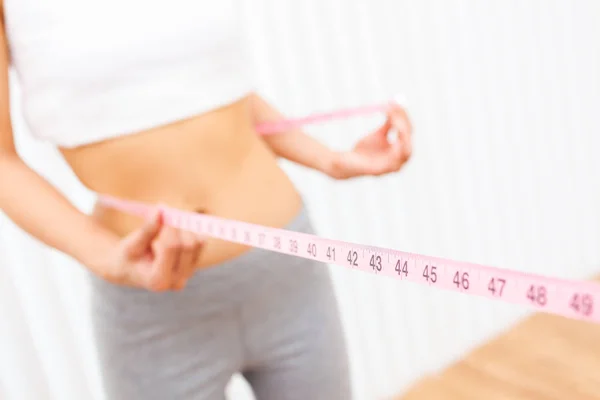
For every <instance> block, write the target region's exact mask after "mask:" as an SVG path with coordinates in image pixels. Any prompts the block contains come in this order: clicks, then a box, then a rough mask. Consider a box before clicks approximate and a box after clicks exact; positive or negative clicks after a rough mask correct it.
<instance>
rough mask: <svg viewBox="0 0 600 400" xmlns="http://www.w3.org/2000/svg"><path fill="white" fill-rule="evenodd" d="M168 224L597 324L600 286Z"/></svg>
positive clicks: (264, 233) (205, 222) (127, 207)
mask: <svg viewBox="0 0 600 400" xmlns="http://www.w3.org/2000/svg"><path fill="white" fill-rule="evenodd" d="M100 201H101V202H102V203H104V204H105V205H107V206H110V207H113V208H115V209H118V210H121V211H123V212H128V213H131V214H134V215H138V216H142V217H144V216H148V215H150V214H151V213H152V212H153V211H154V210H155V209H156V207H155V206H151V205H147V204H144V203H139V202H132V201H124V200H120V199H116V198H113V197H109V196H101V197H100ZM161 209H162V210H163V215H164V220H165V222H166V223H167V224H169V225H171V226H173V227H176V228H179V229H185V230H189V231H192V232H195V233H197V234H200V235H204V236H209V237H213V238H217V239H221V240H226V241H230V242H234V243H240V244H243V245H247V246H252V247H256V248H261V249H264V250H269V251H275V252H279V253H284V254H288V255H290V256H295V257H303V258H308V259H312V260H316V261H319V262H323V263H328V264H334V265H341V266H345V267H348V268H350V269H353V270H360V271H364V272H369V273H374V274H377V275H381V276H386V277H390V278H393V279H398V280H402V281H409V282H416V283H419V284H424V285H428V286H431V287H434V288H439V289H446V290H453V291H458V292H461V293H465V294H469V295H474V296H483V297H487V298H490V299H495V300H502V301H505V302H509V303H513V304H519V305H524V306H527V307H532V308H534V309H537V310H540V311H543V312H547V313H551V314H556V315H561V316H564V317H567V318H572V319H580V320H587V321H591V322H595V323H600V312H598V309H597V307H595V304H596V303H597V301H598V300H599V299H600V285H598V284H595V283H592V282H585V281H573V280H565V279H557V278H551V277H546V276H541V275H535V274H529V273H523V272H517V271H512V270H507V269H501V268H495V267H488V266H483V265H477V264H471V263H464V262H458V261H453V260H446V259H442V258H437V257H429V256H425V255H420V254H413V253H407V252H402V251H399V250H394V249H387V248H381V247H373V246H366V245H362V244H356V243H349V242H342V241H338V240H331V239H326V238H322V237H319V236H316V235H310V234H305V233H298V232H293V231H289V230H284V229H277V228H270V227H266V226H262V225H255V224H249V223H246V222H241V221H236V220H230V219H224V218H219V217H214V216H209V215H200V214H196V213H190V212H185V211H181V210H178V209H174V208H169V207H161Z"/></svg>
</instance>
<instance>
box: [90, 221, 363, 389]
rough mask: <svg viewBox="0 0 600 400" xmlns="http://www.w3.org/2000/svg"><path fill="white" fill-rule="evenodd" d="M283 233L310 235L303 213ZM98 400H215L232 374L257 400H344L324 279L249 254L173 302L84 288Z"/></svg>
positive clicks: (338, 344) (343, 371)
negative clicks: (99, 382) (100, 386)
mask: <svg viewBox="0 0 600 400" xmlns="http://www.w3.org/2000/svg"><path fill="white" fill-rule="evenodd" d="M286 228H287V229H290V230H294V231H300V232H306V233H312V231H313V230H312V226H311V224H310V220H309V218H308V216H307V213H306V210H302V212H301V213H300V214H299V215H298V216H297V217H296V218H295V219H294V221H293V222H291V223H290V224H289V225H288V226H287V227H286ZM92 311H93V321H94V330H95V337H96V343H97V349H98V355H99V359H100V363H101V369H102V374H103V382H104V386H105V389H106V398H107V400H188V399H190V400H191V399H194V400H213V399H214V400H221V399H224V398H225V388H226V386H227V384H228V381H229V379H230V378H231V376H232V375H233V374H234V373H236V372H241V373H242V374H243V375H244V377H245V378H246V379H247V380H248V382H249V384H250V385H251V387H252V388H253V391H254V393H255V396H256V398H257V399H258V400H296V399H297V400H320V399H323V400H325V399H327V400H338V399H339V400H347V399H348V400H349V399H351V397H352V396H351V393H350V383H349V377H348V365H347V359H346V348H345V341H344V335H343V331H342V327H341V324H340V319H339V315H338V309H337V302H336V299H335V297H334V292H333V288H332V285H331V281H330V277H329V273H328V270H327V268H326V266H325V265H323V264H320V263H316V262H312V261H310V260H306V259H302V258H297V257H291V256H286V255H283V254H278V253H274V252H268V251H265V250H260V249H251V250H249V251H248V252H246V253H245V254H243V255H242V256H240V257H238V258H236V259H234V260H231V261H229V262H227V263H224V264H222V265H219V266H216V267H214V268H209V269H206V270H202V271H199V272H198V273H197V274H196V275H194V277H193V278H192V279H191V280H190V282H188V286H187V287H186V288H185V289H184V290H183V291H180V292H166V293H154V292H148V291H144V290H140V289H134V288H126V287H121V286H115V285H111V284H109V283H107V282H105V281H102V280H100V279H97V278H92Z"/></svg>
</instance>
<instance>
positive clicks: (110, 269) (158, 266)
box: [94, 212, 203, 292]
mask: <svg viewBox="0 0 600 400" xmlns="http://www.w3.org/2000/svg"><path fill="white" fill-rule="evenodd" d="M202 245H203V240H202V239H201V238H200V237H198V236H197V235H196V234H194V233H191V232H188V231H183V230H178V229H175V228H172V227H170V226H167V225H165V224H163V220H162V215H161V213H160V212H157V213H156V214H155V215H154V216H153V217H152V218H150V219H149V220H147V221H146V222H145V223H144V225H143V226H141V227H140V228H138V229H137V230H135V231H133V232H131V233H130V234H129V235H127V236H126V237H124V238H123V239H121V240H120V241H118V242H117V244H116V245H113V246H111V247H112V248H111V249H109V250H108V252H106V253H105V254H103V256H102V261H101V262H100V263H99V265H97V268H94V269H96V270H98V271H100V272H99V274H100V275H101V277H102V278H104V279H105V280H107V281H109V282H112V283H115V284H120V285H126V286H135V287H141V288H145V289H148V290H152V291H157V292H162V291H167V290H181V289H183V288H184V287H185V285H186V283H187V281H188V279H189V278H191V276H192V275H193V274H194V271H195V267H196V265H197V262H198V258H199V254H200V251H201V249H202Z"/></svg>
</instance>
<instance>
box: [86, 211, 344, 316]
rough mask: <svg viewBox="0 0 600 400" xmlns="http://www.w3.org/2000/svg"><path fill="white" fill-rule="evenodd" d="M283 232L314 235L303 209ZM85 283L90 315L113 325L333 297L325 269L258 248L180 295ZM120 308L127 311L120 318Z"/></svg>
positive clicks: (206, 272) (203, 273)
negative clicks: (88, 290) (89, 292)
mask: <svg viewBox="0 0 600 400" xmlns="http://www.w3.org/2000/svg"><path fill="white" fill-rule="evenodd" d="M283 228H284V229H287V230H291V231H295V232H301V233H309V234H311V233H314V228H313V225H312V221H311V220H310V216H309V213H308V211H307V209H306V208H305V207H304V206H302V208H301V209H300V210H299V211H298V212H297V214H296V215H295V216H294V217H293V219H292V220H291V221H290V222H288V223H287V224H286V225H285V226H284V227H283ZM90 279H91V284H92V285H91V287H92V299H93V301H92V304H93V307H94V310H93V311H94V315H96V316H97V317H99V318H101V319H103V320H106V319H107V318H108V319H109V320H113V321H114V322H116V323H118V324H128V323H136V324H137V323H150V324H153V323H156V322H158V321H165V320H170V319H175V320H179V319H187V318H199V317H202V318H208V317H210V316H217V315H219V314H221V313H223V312H228V311H231V310H235V309H239V308H240V307H242V306H244V305H245V307H248V306H251V307H258V308H261V307H263V306H264V307H267V306H269V307H274V306H275V304H277V303H278V302H288V303H289V299H292V298H293V299H297V300H298V301H300V303H301V302H302V301H308V299H309V298H310V297H311V296H315V295H316V294H317V293H319V292H322V293H324V294H326V295H327V296H329V295H330V294H331V293H332V290H331V287H330V285H331V282H330V276H329V270H328V268H327V266H326V265H324V264H321V263H319V262H316V261H314V260H309V259H305V258H299V257H292V256H289V255H285V254H281V253H276V252H270V251H267V250H263V249H258V248H251V249H249V250H248V251H246V252H245V253H244V254H241V255H238V256H236V257H234V258H232V259H229V260H227V261H224V262H221V263H219V264H217V265H214V266H213V267H211V268H205V269H201V270H198V271H197V272H196V273H195V274H194V276H192V278H191V279H190V281H189V282H188V284H187V286H186V287H185V289H183V290H181V291H175V292H159V293H157V292H151V291H147V290H144V289H139V288H133V287H124V286H117V285H113V284H111V283H109V282H106V281H104V280H102V279H100V278H98V277H96V276H95V275H92V274H90ZM286 299H287V300H286ZM302 299H304V300H302ZM263 303H264V304H263ZM271 303H272V304H271ZM261 304H262V306H261ZM269 304H271V305H269ZM294 306H295V307H301V304H295V305H294ZM125 309H130V310H132V312H131V313H124V312H123V311H124V310H125Z"/></svg>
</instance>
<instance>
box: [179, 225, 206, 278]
mask: <svg viewBox="0 0 600 400" xmlns="http://www.w3.org/2000/svg"><path fill="white" fill-rule="evenodd" d="M179 237H180V239H181V245H182V251H181V257H180V258H179V267H178V268H179V274H178V277H177V282H176V284H177V288H181V289H183V287H185V284H186V283H187V280H188V279H189V278H190V276H191V275H192V274H193V272H194V270H195V268H196V265H197V262H198V257H199V255H200V247H201V242H200V240H199V238H198V236H196V235H195V234H193V233H192V232H188V231H180V232H179Z"/></svg>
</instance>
